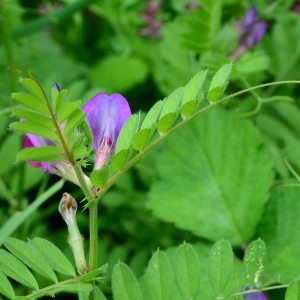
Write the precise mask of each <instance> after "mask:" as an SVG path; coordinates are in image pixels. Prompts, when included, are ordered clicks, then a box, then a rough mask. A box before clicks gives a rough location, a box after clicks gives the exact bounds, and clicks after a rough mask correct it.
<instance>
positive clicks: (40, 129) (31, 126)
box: [9, 121, 59, 142]
mask: <svg viewBox="0 0 300 300" xmlns="http://www.w3.org/2000/svg"><path fill="white" fill-rule="evenodd" d="M9 127H10V129H13V130H18V131H22V132H25V133H31V134H34V135H37V136H42V137H45V138H48V139H51V140H53V141H56V142H58V141H59V137H58V135H57V134H56V133H55V131H54V129H53V128H49V127H44V126H42V125H40V124H38V123H35V122H31V121H24V122H14V123H11V124H10V126H9Z"/></svg>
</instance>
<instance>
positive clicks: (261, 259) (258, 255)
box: [243, 240, 267, 288]
mask: <svg viewBox="0 0 300 300" xmlns="http://www.w3.org/2000/svg"><path fill="white" fill-rule="evenodd" d="M266 260H267V250H266V246H265V243H264V242H263V241H262V240H257V241H254V242H252V243H251V244H250V245H249V246H248V248H247V251H246V253H245V256H244V261H243V265H244V271H245V276H246V280H247V285H248V286H249V287H250V288H254V287H255V286H257V285H258V283H259V281H260V280H261V277H262V275H263V273H264V271H265V269H266Z"/></svg>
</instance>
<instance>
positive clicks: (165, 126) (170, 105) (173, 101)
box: [157, 87, 184, 133]
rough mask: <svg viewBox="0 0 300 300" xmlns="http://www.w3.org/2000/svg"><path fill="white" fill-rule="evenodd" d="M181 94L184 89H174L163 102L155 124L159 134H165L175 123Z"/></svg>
mask: <svg viewBox="0 0 300 300" xmlns="http://www.w3.org/2000/svg"><path fill="white" fill-rule="evenodd" d="M183 93H184V88H183V87H180V88H178V89H176V90H175V91H174V92H173V93H172V94H171V95H170V96H169V97H168V98H167V99H166V101H165V102H164V105H163V107H162V110H161V113H160V117H159V121H158V124H157V129H158V131H159V132H161V133H165V132H167V131H168V130H169V129H170V128H171V126H172V125H173V124H174V122H175V121H176V119H177V117H178V114H179V107H180V104H181V101H182V96H183Z"/></svg>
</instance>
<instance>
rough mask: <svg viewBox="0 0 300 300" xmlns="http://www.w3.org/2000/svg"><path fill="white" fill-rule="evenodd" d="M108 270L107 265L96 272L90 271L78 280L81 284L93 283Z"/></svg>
mask: <svg viewBox="0 0 300 300" xmlns="http://www.w3.org/2000/svg"><path fill="white" fill-rule="evenodd" d="M106 270H107V264H105V265H103V266H101V267H100V268H97V269H96V270H93V271H90V272H88V273H86V274H84V275H82V276H80V277H79V278H78V281H79V282H85V281H91V280H93V279H95V278H96V277H97V276H98V275H100V274H104V273H105V272H106Z"/></svg>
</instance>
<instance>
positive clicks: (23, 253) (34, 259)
mask: <svg viewBox="0 0 300 300" xmlns="http://www.w3.org/2000/svg"><path fill="white" fill-rule="evenodd" d="M4 245H5V247H6V248H7V249H8V250H9V251H10V252H12V253H13V254H14V255H15V256H16V257H18V258H19V259H20V260H22V261H23V262H24V263H25V264H26V265H27V266H28V267H30V268H31V269H33V270H34V271H36V272H37V273H39V274H41V275H42V276H44V277H46V278H48V279H50V280H52V281H54V282H57V278H56V275H55V273H54V271H53V269H52V268H51V266H50V265H49V263H48V262H47V261H46V259H45V258H44V257H43V256H42V254H41V253H40V252H38V251H37V250H36V249H34V248H33V247H31V246H30V245H29V244H27V243H25V242H23V241H21V240H18V239H16V238H12V237H9V238H7V239H6V240H5V242H4Z"/></svg>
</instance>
